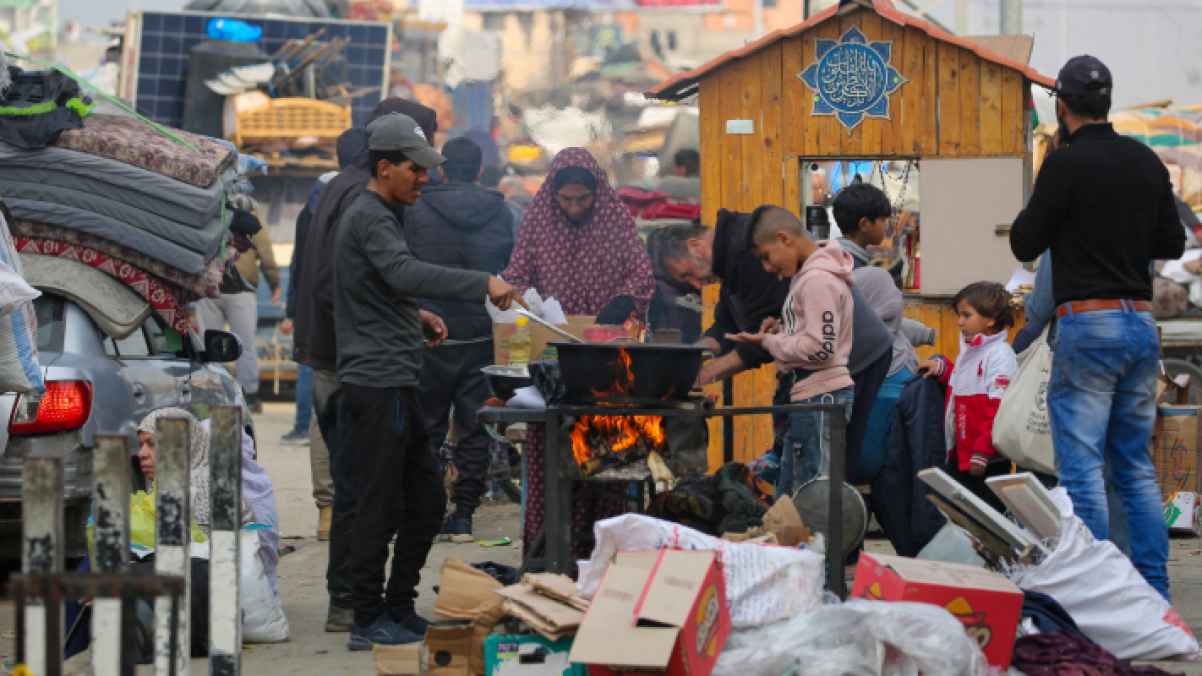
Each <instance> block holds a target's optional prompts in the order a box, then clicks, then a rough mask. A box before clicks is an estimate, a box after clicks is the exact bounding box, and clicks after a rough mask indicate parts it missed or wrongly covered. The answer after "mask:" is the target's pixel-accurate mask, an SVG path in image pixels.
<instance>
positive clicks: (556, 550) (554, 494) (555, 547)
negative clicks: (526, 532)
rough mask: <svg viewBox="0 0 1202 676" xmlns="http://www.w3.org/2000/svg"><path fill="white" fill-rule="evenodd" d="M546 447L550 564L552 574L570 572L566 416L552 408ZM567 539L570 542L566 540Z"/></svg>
mask: <svg viewBox="0 0 1202 676" xmlns="http://www.w3.org/2000/svg"><path fill="white" fill-rule="evenodd" d="M545 429H546V434H545V436H544V443H543V445H544V448H543V467H544V468H545V469H544V472H543V532H544V533H545V534H546V544H545V548H546V549H545V551H546V567H547V572H549V573H564V572H567V566H568V562H569V560H570V558H571V549H572V547H571V541H572V515H571V513H568V514H564V513H563V512H562V511H561V508H562V504H563V495H562V493H563V489H564V485H565V484H566V483H567V482H566V481H565V480H564V478H563V473H564V468H563V466H562V458H563V456H562V455H561V454H560V449H559V446H560V444H561V443H562V440H563V417H562V416H560V415H558V414H556V413H551V412H550V411H549V410H548V415H547V424H546V426H545ZM564 540H567V542H564Z"/></svg>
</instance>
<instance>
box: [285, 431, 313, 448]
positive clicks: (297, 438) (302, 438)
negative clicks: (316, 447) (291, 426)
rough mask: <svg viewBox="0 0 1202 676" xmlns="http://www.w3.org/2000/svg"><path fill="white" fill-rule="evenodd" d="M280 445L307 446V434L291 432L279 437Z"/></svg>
mask: <svg viewBox="0 0 1202 676" xmlns="http://www.w3.org/2000/svg"><path fill="white" fill-rule="evenodd" d="M280 443H281V444H283V445H285V446H308V445H309V433H308V432H298V431H296V430H292V431H291V432H289V433H288V434H285V435H284V436H282V437H280Z"/></svg>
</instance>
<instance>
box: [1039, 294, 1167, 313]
mask: <svg viewBox="0 0 1202 676" xmlns="http://www.w3.org/2000/svg"><path fill="white" fill-rule="evenodd" d="M1070 310H1071V311H1072V313H1073V314H1075V315H1077V314H1081V313H1082V312H1100V311H1102V310H1130V311H1131V312H1151V311H1152V304H1151V303H1149V302H1148V301H1146V300H1126V299H1122V298H1106V299H1097V300H1073V301H1069V302H1067V303H1065V304H1063V305H1061V306H1060V307H1058V308H1056V316H1057V317H1063V316H1064V315H1067V314H1068V313H1069V311H1070Z"/></svg>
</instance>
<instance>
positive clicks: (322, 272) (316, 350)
mask: <svg viewBox="0 0 1202 676" xmlns="http://www.w3.org/2000/svg"><path fill="white" fill-rule="evenodd" d="M392 112H400V113H403V114H406V115H409V116H410V117H412V118H413V119H414V120H415V121H416V122H417V123H418V125H419V126H421V128H422V132H423V133H424V134H425V135H426V138H434V133H435V132H436V131H437V130H438V123H437V120H436V119H435V114H434V111H433V110H430V109H429V108H426V107H425V106H423V105H421V104H419V103H414V102H412V101H406V100H404V99H385V100H384V101H381V102H380V103H379V104H378V105H377V106H376V109H375V110H373V111H372V120H373V121H374V120H376V119H377V118H379V117H382V116H384V115H386V114H388V113H392ZM370 178H371V161H370V158H369V155H368V150H367V148H366V146H364V147H363V148H362V150H361V152H360V153H359V154H358V155H356V156H355V157H353V158H352V159H351V161H350V163H349V164H348V165H347V166H346V167H344V168H343V169H342V171H341V172H339V174H338V175H337V176H335V177H334V178H333V179H332V180H331V181H330V182H329V184H328V185H327V186H326V187H325V189H324V190H322V194H321V199H320V200H318V202H317V211H316V212H315V213H314V215H313V220H312V221H311V222H310V224H309V227H308V231H307V232H305V233H304V239H303V241H302V240H301V239H299V238H298V240H297V242H296V251H299V252H302V254H301V261H300V265H299V267H298V269H296V270H293V271H292V275H293V278H294V279H295V280H296V281H295V283H296V319H295V320H294V321H295V331H296V333H295V335H294V336H293V351H294V353H295V355H296V360H297V361H299V362H300V363H302V364H308V365H309V366H310V367H312V368H313V402H314V405H315V408H316V411H317V424H318V427H320V428H321V436H322V439H324V440H325V442H326V446H327V447H328V448H329V450H330V473H331V475H333V478H334V513H333V518H332V520H331V528H330V560H329V567H328V568H327V570H326V586H327V588H328V589H329V593H330V612H329V617H328V618H327V619H326V627H325V628H326V631H329V632H348V631H350V630H351V623H352V620H353V617H352V611H351V579H350V567H349V566H350V547H351V543H352V542H353V539H354V535H353V533H352V526H353V524H354V521H355V495H354V488H353V480H352V479H353V477H352V473H351V469H352V468H351V467H349V466H347V465H348V463H345V462H344V463H341V464H339V456H340V453H339V451H340V449H341V448H344V447H345V446H346V440H345V439H344V438H343V437H344V436H345V435H344V433H345V432H347V431H346V430H339V429H338V399H339V389H340V388H339V385H338V374H337V359H338V348H337V341H336V338H335V335H334V241H335V238H336V236H337V234H338V227H337V226H338V222H339V220H340V219H341V217H342V214H343V213H344V212H345V211H346V210H347V209H349V208H350V205H351V204H352V203H353V202H354V201H355V198H357V197H358V196H359V193H361V192H363V190H364V189H365V188H366V187H367V181H368V179H370ZM395 209H396V210H397V211H401V210H403V207H400V206H398V207H395Z"/></svg>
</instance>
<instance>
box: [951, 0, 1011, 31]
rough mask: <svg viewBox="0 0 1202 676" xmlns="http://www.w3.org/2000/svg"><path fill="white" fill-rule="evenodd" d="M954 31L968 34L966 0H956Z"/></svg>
mask: <svg viewBox="0 0 1202 676" xmlns="http://www.w3.org/2000/svg"><path fill="white" fill-rule="evenodd" d="M1003 2H1004V0H1003ZM956 33H957V34H958V35H968V0H956Z"/></svg>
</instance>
